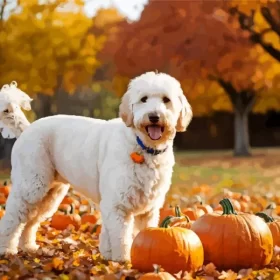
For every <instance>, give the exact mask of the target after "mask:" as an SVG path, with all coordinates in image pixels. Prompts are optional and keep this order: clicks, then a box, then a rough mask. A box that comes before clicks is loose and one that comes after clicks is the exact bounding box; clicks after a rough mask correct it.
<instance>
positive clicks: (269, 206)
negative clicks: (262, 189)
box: [265, 203, 276, 210]
mask: <svg viewBox="0 0 280 280" xmlns="http://www.w3.org/2000/svg"><path fill="white" fill-rule="evenodd" d="M275 208H276V205H275V203H270V204H269V205H268V206H267V207H266V208H265V209H267V210H268V209H275Z"/></svg>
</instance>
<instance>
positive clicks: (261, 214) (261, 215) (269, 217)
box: [255, 212, 274, 223]
mask: <svg viewBox="0 0 280 280" xmlns="http://www.w3.org/2000/svg"><path fill="white" fill-rule="evenodd" d="M255 215H256V216H258V217H260V218H262V219H263V220H264V221H265V222H266V223H272V222H274V219H273V218H272V217H271V216H269V215H267V214H266V213H264V212H258V213H256V214H255Z"/></svg>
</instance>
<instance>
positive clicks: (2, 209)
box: [0, 205, 5, 219]
mask: <svg viewBox="0 0 280 280" xmlns="http://www.w3.org/2000/svg"><path fill="white" fill-rule="evenodd" d="M4 215H5V205H0V219H1V218H2V217H3V216H4Z"/></svg>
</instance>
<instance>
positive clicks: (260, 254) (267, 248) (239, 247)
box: [191, 198, 273, 269]
mask: <svg viewBox="0 0 280 280" xmlns="http://www.w3.org/2000/svg"><path fill="white" fill-rule="evenodd" d="M220 204H221V206H222V209H223V212H222V213H218V212H213V213H209V214H205V215H204V216H202V217H200V218H199V219H198V220H197V221H195V222H194V223H193V225H192V227H191V229H192V230H193V231H194V232H195V233H196V234H197V235H198V236H199V238H200V240H201V242H202V244H203V248H204V254H205V263H210V262H212V263H214V265H216V266H217V267H218V268H219V269H239V268H249V267H254V268H255V267H256V268H260V267H263V266H265V265H267V264H269V263H270V261H271V259H272V255H273V239H272V234H271V231H270V229H269V227H268V226H267V225H266V223H265V222H264V221H263V220H262V219H261V218H259V217H257V216H256V215H252V214H248V213H238V214H237V213H236V212H235V210H234V208H233V206H232V204H231V202H230V200H229V199H227V198H225V199H223V200H221V201H220Z"/></svg>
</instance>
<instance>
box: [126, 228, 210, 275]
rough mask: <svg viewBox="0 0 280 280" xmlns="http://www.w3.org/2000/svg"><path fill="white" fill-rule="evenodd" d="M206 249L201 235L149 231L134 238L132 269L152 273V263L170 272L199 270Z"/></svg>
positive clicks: (179, 230)
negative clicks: (200, 237) (199, 236)
mask: <svg viewBox="0 0 280 280" xmlns="http://www.w3.org/2000/svg"><path fill="white" fill-rule="evenodd" d="M203 259H204V258H203V247H202V244H201V241H200V240H199V238H198V236H197V235H196V234H195V233H194V232H193V231H192V230H189V229H186V228H181V227H169V228H163V227H159V228H146V229H144V230H141V231H140V232H139V233H138V234H137V236H136V237H135V238H134V240H133V243H132V247H131V263H132V267H133V268H135V269H138V270H139V271H141V272H149V271H151V270H152V269H153V264H158V265H160V266H161V267H162V268H163V269H164V270H165V271H167V272H169V273H178V272H179V271H181V270H182V271H196V270H198V269H199V268H200V267H201V266H202V265H203Z"/></svg>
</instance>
